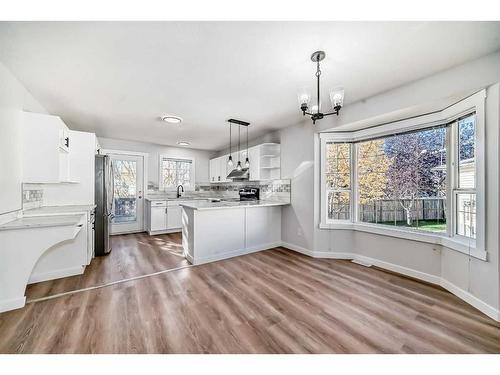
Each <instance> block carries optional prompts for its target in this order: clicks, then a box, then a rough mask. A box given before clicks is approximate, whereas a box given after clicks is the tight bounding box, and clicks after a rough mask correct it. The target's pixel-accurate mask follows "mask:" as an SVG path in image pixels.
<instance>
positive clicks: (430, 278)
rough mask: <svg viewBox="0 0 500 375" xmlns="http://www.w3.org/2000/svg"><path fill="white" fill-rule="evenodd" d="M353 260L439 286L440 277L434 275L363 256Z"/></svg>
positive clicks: (355, 257) (357, 256)
mask: <svg viewBox="0 0 500 375" xmlns="http://www.w3.org/2000/svg"><path fill="white" fill-rule="evenodd" d="M353 259H355V260H358V261H361V262H363V263H370V264H371V265H373V266H376V267H380V268H383V269H385V270H388V271H392V272H397V273H400V274H402V275H405V276H409V277H414V278H415V279H419V280H422V281H426V282H428V283H431V284H436V285H440V282H441V277H439V276H436V275H431V274H430V273H426V272H422V271H417V270H414V269H412V268H408V267H404V266H400V265H398V264H394V263H389V262H384V261H382V260H378V259H375V258H370V257H367V256H364V255H358V254H354V257H353Z"/></svg>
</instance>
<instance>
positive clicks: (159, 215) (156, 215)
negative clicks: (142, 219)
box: [146, 201, 167, 234]
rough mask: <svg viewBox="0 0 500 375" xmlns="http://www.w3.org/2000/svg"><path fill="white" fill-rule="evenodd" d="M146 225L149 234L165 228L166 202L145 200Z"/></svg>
mask: <svg viewBox="0 0 500 375" xmlns="http://www.w3.org/2000/svg"><path fill="white" fill-rule="evenodd" d="M146 227H147V230H148V232H149V234H154V233H155V232H157V233H158V232H164V231H166V230H167V202H166V201H147V204H146Z"/></svg>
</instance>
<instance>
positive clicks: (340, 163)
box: [326, 143, 351, 189]
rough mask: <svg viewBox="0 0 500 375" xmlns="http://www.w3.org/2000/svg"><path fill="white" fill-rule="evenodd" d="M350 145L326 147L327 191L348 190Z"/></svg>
mask: <svg viewBox="0 0 500 375" xmlns="http://www.w3.org/2000/svg"><path fill="white" fill-rule="evenodd" d="M350 149H351V145H350V144H349V143H328V144H327V145H326V183H327V188H329V189H350V186H351V153H350Z"/></svg>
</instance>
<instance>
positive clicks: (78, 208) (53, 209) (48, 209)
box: [23, 204, 96, 217]
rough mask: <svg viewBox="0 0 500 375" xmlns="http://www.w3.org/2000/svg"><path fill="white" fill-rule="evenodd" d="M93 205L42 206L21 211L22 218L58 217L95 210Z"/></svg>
mask: <svg viewBox="0 0 500 375" xmlns="http://www.w3.org/2000/svg"><path fill="white" fill-rule="evenodd" d="M95 207H96V206H95V204H87V205H71V206H43V207H38V208H31V209H29V210H24V211H23V216H25V217H26V216H46V215H60V214H70V213H71V214H72V213H75V214H76V213H80V212H88V211H92V210H93V209H94V208H95Z"/></svg>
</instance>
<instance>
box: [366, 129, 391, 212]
mask: <svg viewBox="0 0 500 375" xmlns="http://www.w3.org/2000/svg"><path fill="white" fill-rule="evenodd" d="M391 163H392V161H391V159H390V158H388V157H387V156H386V154H385V153H384V140H383V139H376V140H373V141H367V142H362V143H360V144H359V151H358V187H359V203H360V204H367V203H370V202H373V201H376V200H380V199H383V198H384V196H385V191H386V186H387V171H388V169H389V166H390V165H391Z"/></svg>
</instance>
